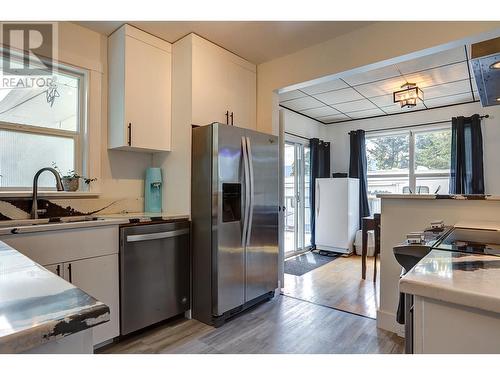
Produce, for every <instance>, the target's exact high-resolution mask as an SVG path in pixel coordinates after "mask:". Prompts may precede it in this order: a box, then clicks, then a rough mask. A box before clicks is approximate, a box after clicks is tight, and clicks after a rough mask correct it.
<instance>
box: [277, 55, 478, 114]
mask: <svg viewBox="0 0 500 375" xmlns="http://www.w3.org/2000/svg"><path fill="white" fill-rule="evenodd" d="M405 82H412V83H416V84H417V86H418V87H420V88H421V89H422V91H423V92H424V101H423V102H420V103H419V104H418V105H417V106H416V107H414V108H411V109H403V108H401V107H400V105H399V104H398V103H393V97H392V93H393V92H394V91H397V90H399V89H400V88H401V85H403V84H404V83H405ZM476 91H477V88H476V84H475V82H474V79H473V78H471V75H470V74H469V70H468V56H467V53H466V49H465V46H461V47H457V48H454V49H450V50H446V51H443V52H439V53H436V54H433V55H429V56H425V57H421V58H417V59H414V60H409V61H405V62H403V63H398V64H395V65H389V66H386V67H383V68H380V69H375V70H371V71H368V72H365V73H358V74H355V75H351V76H348V77H345V78H342V79H335V80H331V81H329V82H326V83H321V84H318V85H314V86H309V87H305V88H302V89H300V90H294V91H289V92H286V93H283V94H280V105H281V106H282V107H285V108H288V109H291V110H293V111H295V112H299V113H301V114H303V115H306V116H308V117H311V118H314V119H315V120H318V121H320V122H322V123H324V124H330V123H335V122H342V121H351V120H356V119H360V118H369V117H376V116H384V115H391V114H396V113H403V112H408V111H415V110H422V109H430V108H435V107H441V106H445V105H451V104H459V103H466V102H471V101H478V100H479V96H478V95H477V92H476Z"/></svg>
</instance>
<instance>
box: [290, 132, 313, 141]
mask: <svg viewBox="0 0 500 375" xmlns="http://www.w3.org/2000/svg"><path fill="white" fill-rule="evenodd" d="M285 134H288V135H293V136H294V137H297V138H302V139H306V140H309V138H307V137H304V136H302V135H298V134H293V133H290V132H285Z"/></svg>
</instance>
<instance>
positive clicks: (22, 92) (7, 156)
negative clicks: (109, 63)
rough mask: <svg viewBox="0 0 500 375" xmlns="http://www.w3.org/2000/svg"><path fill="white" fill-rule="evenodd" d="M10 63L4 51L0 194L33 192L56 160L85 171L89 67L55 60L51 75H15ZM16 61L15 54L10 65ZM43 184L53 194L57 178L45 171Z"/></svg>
mask: <svg viewBox="0 0 500 375" xmlns="http://www.w3.org/2000/svg"><path fill="white" fill-rule="evenodd" d="M6 64H7V61H6V60H5V58H4V57H3V55H0V65H1V69H0V194H1V196H5V195H9V193H11V192H13V191H15V192H20V191H28V190H29V191H30V190H31V189H32V184H33V176H34V174H35V173H36V171H38V170H39V169H40V168H43V167H50V166H52V164H53V163H55V164H56V165H57V166H58V167H59V169H60V171H61V172H62V173H67V172H69V171H71V170H74V171H75V172H76V173H78V174H79V175H86V174H87V165H86V164H87V163H86V157H85V155H86V153H87V144H86V139H87V134H86V133H87V126H86V113H87V71H86V70H84V69H76V68H73V67H69V66H65V65H63V64H54V70H53V72H52V73H51V74H50V75H45V76H43V75H36V72H35V73H29V75H21V74H19V75H15V74H14V75H12V74H7V73H6V72H5V71H4V69H3V67H4V66H6ZM16 64H21V62H20V61H19V62H16V61H15V60H14V61H13V60H12V58H11V61H10V65H11V68H12V67H14V68H15V67H16ZM39 186H40V191H41V192H43V191H52V190H54V193H55V189H54V186H55V181H54V177H53V176H52V175H51V174H48V173H47V174H43V175H42V176H40V181H39ZM81 188H82V189H87V185H86V184H81ZM82 191H85V190H82ZM63 194H65V193H63ZM16 195H17V196H19V195H18V194H16Z"/></svg>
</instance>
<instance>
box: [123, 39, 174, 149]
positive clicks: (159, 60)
mask: <svg viewBox="0 0 500 375" xmlns="http://www.w3.org/2000/svg"><path fill="white" fill-rule="evenodd" d="M125 46H126V47H125V122H126V123H125V129H127V127H128V126H129V124H130V128H131V129H130V143H131V144H130V146H131V147H134V148H142V149H149V150H165V151H168V150H170V128H171V126H170V112H171V101H170V96H171V54H170V53H169V52H167V51H164V50H162V49H160V48H157V47H154V46H152V45H150V44H147V43H144V42H142V41H140V40H137V39H135V38H132V37H130V36H126V42H125ZM126 131H127V130H126Z"/></svg>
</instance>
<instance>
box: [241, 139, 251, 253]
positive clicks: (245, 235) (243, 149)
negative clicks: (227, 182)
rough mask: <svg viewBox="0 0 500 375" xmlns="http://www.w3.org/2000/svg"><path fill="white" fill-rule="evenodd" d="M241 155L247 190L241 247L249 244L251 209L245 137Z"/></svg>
mask: <svg viewBox="0 0 500 375" xmlns="http://www.w3.org/2000/svg"><path fill="white" fill-rule="evenodd" d="M241 151H242V152H241V154H242V155H243V174H244V179H245V182H244V188H245V204H244V207H243V230H242V231H241V246H245V244H246V243H247V231H248V212H249V209H250V181H249V180H250V171H249V166H248V154H247V142H246V138H245V137H241Z"/></svg>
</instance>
